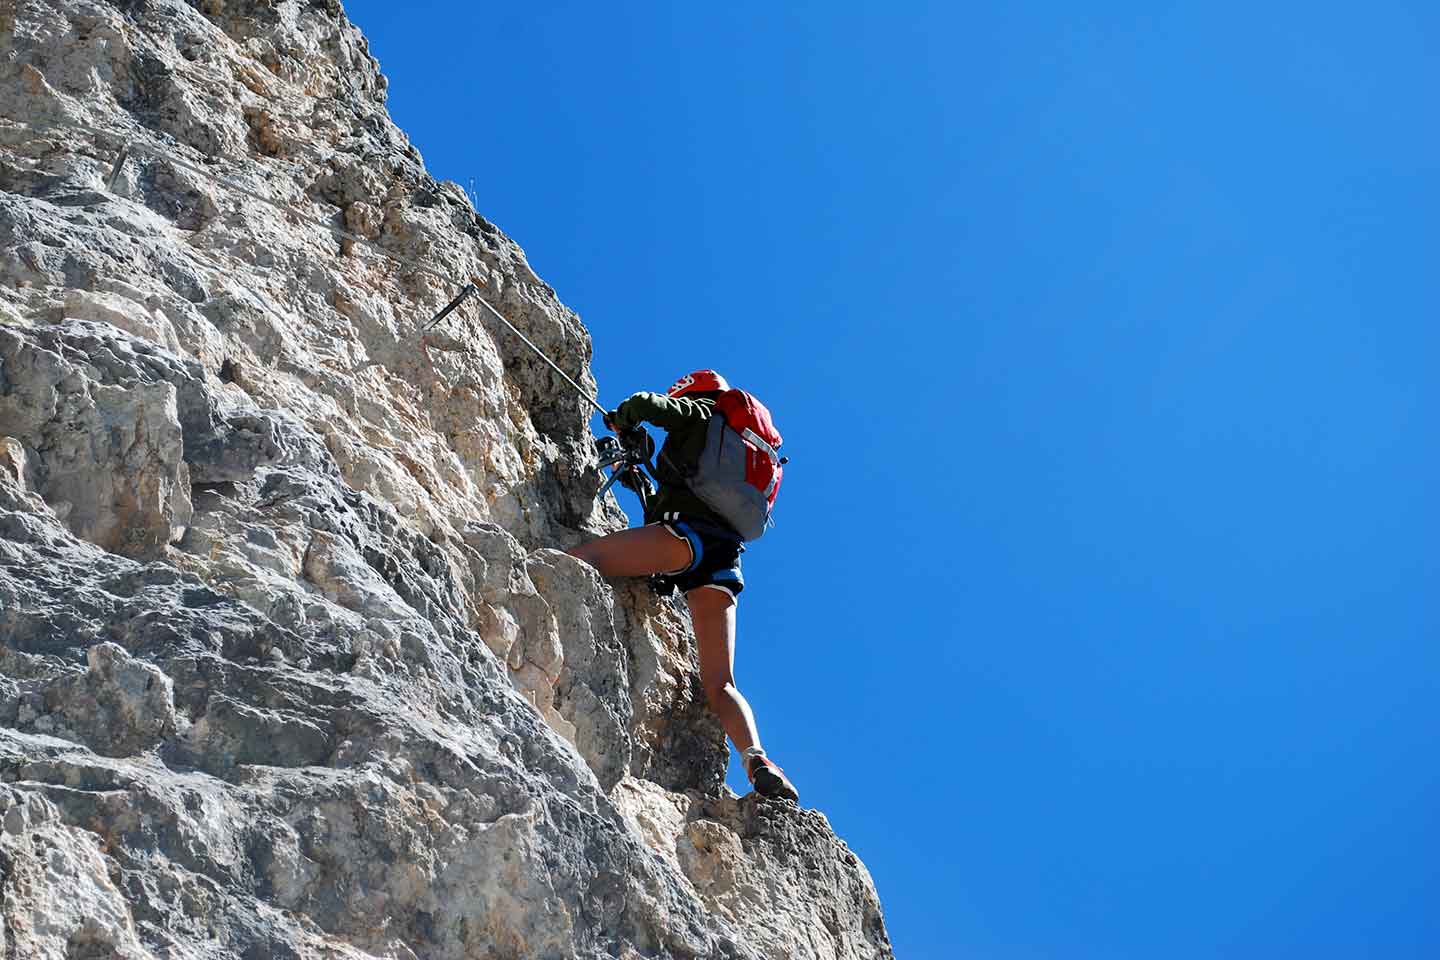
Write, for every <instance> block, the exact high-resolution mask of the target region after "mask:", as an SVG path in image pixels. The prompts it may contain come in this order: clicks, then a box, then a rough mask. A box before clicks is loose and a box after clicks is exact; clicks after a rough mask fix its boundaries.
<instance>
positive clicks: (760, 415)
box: [688, 390, 786, 540]
mask: <svg viewBox="0 0 1440 960" xmlns="http://www.w3.org/2000/svg"><path fill="white" fill-rule="evenodd" d="M783 442H784V440H783V438H782V437H781V436H780V431H779V430H776V429H775V423H774V421H773V420H771V419H770V411H769V410H767V409H766V408H765V404H763V403H761V402H760V401H759V400H757V399H755V398H754V397H752V396H751V395H750V394H748V393H746V392H745V391H744V390H727V391H726V392H724V393H722V394H721V395H720V396H719V397H718V398H717V399H716V400H715V413H714V415H713V416H712V417H711V418H710V426H709V427H708V432H707V433H706V435H705V449H704V450H702V451H701V453H700V459H699V461H698V462H697V464H696V465H695V471H694V473H692V474H691V475H690V478H689V481H688V482H689V485H690V489H691V490H693V491H694V492H695V495H696V496H698V497H699V498H700V499H701V500H704V501H705V503H706V504H707V505H708V506H709V507H710V508H711V509H712V510H714V511H715V512H716V513H718V514H719V515H720V516H721V517H723V518H724V519H725V521H726V522H727V523H729V524H730V526H732V527H734V528H735V532H736V533H738V534H740V536H741V538H742V539H745V540H758V539H759V538H760V537H761V535H763V534H764V533H765V530H766V528H768V527H769V526H770V525H771V523H772V522H773V521H772V520H771V519H770V511H771V510H773V509H774V507H775V497H776V496H777V495H778V494H779V493H780V480H781V478H782V477H783V476H784V474H785V462H786V460H785V458H784V457H782V456H780V452H779V451H780V444H781V443H783Z"/></svg>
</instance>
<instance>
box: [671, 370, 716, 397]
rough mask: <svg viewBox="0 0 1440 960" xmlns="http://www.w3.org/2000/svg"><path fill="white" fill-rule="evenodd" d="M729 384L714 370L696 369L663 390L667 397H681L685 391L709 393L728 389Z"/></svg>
mask: <svg viewBox="0 0 1440 960" xmlns="http://www.w3.org/2000/svg"><path fill="white" fill-rule="evenodd" d="M729 389H730V384H728V383H726V382H725V378H724V377H722V376H720V374H718V373H716V372H715V371H714V370H696V371H695V372H694V373H687V374H685V376H683V377H681V378H680V379H679V380H676V381H675V386H673V387H671V388H670V389H669V390H666V391H665V395H666V396H667V397H683V396H685V394H687V393H710V392H713V391H716V390H729Z"/></svg>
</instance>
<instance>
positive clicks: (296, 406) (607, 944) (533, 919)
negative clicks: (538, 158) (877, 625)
mask: <svg viewBox="0 0 1440 960" xmlns="http://www.w3.org/2000/svg"><path fill="white" fill-rule="evenodd" d="M0 27H3V30H0V894H3V897H0V954H3V955H5V956H16V957H51V956H54V957H62V956H64V957H70V956H96V957H100V956H107V957H108V956H120V957H161V956H165V957H189V956H195V957H200V956H296V957H309V956H316V957H319V956H326V957H427V958H428V957H435V958H444V957H457V958H458V957H494V958H510V957H515V958H519V957H526V958H529V957H736V958H741V957H744V958H752V957H845V958H872V957H874V958H878V957H887V956H890V949H889V945H888V941H887V939H886V936H885V931H884V925H883V921H882V919H881V915H880V910H879V902H878V899H877V897H876V894H875V890H874V886H873V884H872V883H871V881H870V878H869V876H868V874H867V873H866V871H865V869H864V867H863V865H861V864H860V863H859V861H858V860H857V859H856V858H855V857H854V855H853V854H851V853H850V852H849V851H848V850H847V849H846V848H845V846H844V844H843V843H842V842H841V841H839V840H838V839H837V838H836V837H835V835H834V833H833V832H832V831H831V830H830V828H829V825H828V824H827V823H826V822H825V819H824V817H823V816H822V815H820V814H819V813H818V812H816V811H813V810H805V809H801V808H798V807H796V806H795V805H793V804H788V803H772V802H766V801H760V800H757V799H756V798H754V797H745V798H738V797H736V796H734V795H733V794H731V793H730V792H729V791H728V790H727V789H726V788H725V787H724V785H723V772H724V767H725V762H726V757H727V754H726V747H725V744H724V741H723V738H722V735H721V733H720V730H719V728H718V725H717V724H716V723H715V721H714V719H713V718H712V717H711V716H710V715H709V713H708V711H707V710H706V709H705V707H704V697H703V694H702V692H701V690H700V687H699V683H698V678H697V673H696V667H695V650H694V644H693V638H692V637H691V635H690V634H689V632H688V627H687V625H686V623H685V620H684V617H683V616H682V615H681V614H680V612H679V611H677V610H676V609H675V608H674V607H672V606H671V605H670V604H669V602H668V601H664V600H660V599H657V598H656V597H654V596H653V595H652V594H651V593H650V592H649V590H648V589H647V588H646V587H645V586H644V585H643V584H637V583H633V582H624V581H616V582H606V581H604V580H602V579H600V578H599V577H598V576H597V575H596V574H595V572H594V571H593V570H592V569H591V568H589V567H588V566H586V565H584V564H582V563H580V562H579V561H576V560H574V559H573V558H571V557H569V556H567V555H566V554H564V553H563V552H561V550H560V549H557V548H564V547H566V546H569V545H571V544H574V543H576V542H578V541H579V540H581V539H583V538H586V537H590V536H594V535H597V534H599V533H602V532H605V531H607V530H611V529H615V528H617V527H618V526H620V525H623V523H624V522H625V520H624V516H623V514H622V513H621V512H620V511H619V509H618V507H617V506H616V504H615V503H614V501H613V500H610V499H608V498H607V500H605V501H604V502H598V503H597V502H596V501H595V499H594V492H595V490H596V488H597V486H598V471H597V469H596V466H595V452H594V448H593V441H592V440H591V438H590V435H589V432H588V428H587V419H588V413H589V411H588V409H587V408H586V407H585V405H584V403H583V401H581V400H580V399H579V398H578V397H577V396H575V394H574V392H573V391H571V390H569V389H568V388H566V387H565V386H564V384H563V382H562V381H561V380H560V378H559V377H558V376H556V375H555V374H554V372H553V371H551V370H549V369H548V368H547V367H546V366H545V365H544V364H542V363H541V362H539V361H538V360H537V359H536V358H534V356H533V355H531V354H530V353H529V352H528V351H527V350H525V348H524V347H523V346H522V345H521V344H520V343H519V342H518V340H516V339H515V338H514V336H513V334H510V333H507V332H506V331H504V330H503V329H500V328H497V327H496V326H495V325H493V324H492V323H490V322H487V320H486V315H485V313H484V312H483V311H479V310H476V309H475V308H474V305H473V303H472V304H470V305H467V306H465V307H462V308H460V309H458V310H456V311H455V312H454V313H452V314H450V316H449V317H447V318H446V320H445V322H444V323H442V324H440V325H437V326H436V327H434V328H432V329H429V330H426V329H423V328H424V325H425V324H426V323H427V321H428V320H429V319H430V317H431V316H433V315H434V313H435V312H436V311H437V310H438V309H439V308H440V307H441V306H442V305H443V304H444V303H445V302H447V301H448V300H449V299H450V298H451V297H452V296H454V294H455V293H456V292H457V291H458V289H459V287H460V286H461V285H462V284H463V283H465V282H468V281H469V280H470V279H471V278H474V279H476V280H477V281H478V282H480V283H482V284H483V287H482V293H483V294H484V296H485V297H486V298H487V299H488V300H489V302H491V303H492V304H494V306H495V307H496V308H498V309H500V310H502V311H504V312H505V314H506V316H507V317H509V318H510V319H511V320H512V322H514V323H515V324H516V326H517V327H519V328H520V329H522V330H524V331H525V333H526V335H527V336H528V337H530V338H531V339H532V340H534V341H535V342H536V343H538V344H539V345H540V346H541V347H542V348H543V349H544V350H545V351H546V352H547V353H548V354H549V355H550V356H551V357H553V358H554V359H555V360H556V362H557V363H558V364H559V365H560V366H561V367H562V368H563V369H564V370H566V371H567V372H568V373H569V375H570V376H572V377H574V378H575V379H576V380H578V381H579V382H580V383H582V384H584V385H586V386H587V387H591V388H593V386H594V382H593V379H592V378H591V376H590V374H589V370H588V360H589V356H590V343H589V338H588V335H587V334H586V332H585V330H584V328H583V327H582V326H581V324H580V322H579V320H578V319H577V318H576V317H575V315H574V314H573V313H571V312H570V311H569V310H567V309H566V308H565V307H564V306H563V305H562V304H561V303H560V301H559V300H558V299H557V297H556V295H555V292H554V291H553V290H551V289H550V288H549V287H548V286H546V285H545V284H544V283H543V282H542V281H540V279H539V278H538V277H537V276H536V275H535V274H534V273H533V271H531V269H530V268H529V266H528V265H527V264H526V262H525V257H524V254H523V252H522V251H521V250H520V249H519V248H518V247H517V246H516V245H515V244H514V243H513V242H512V241H510V240H509V239H508V238H506V237H505V236H504V235H503V234H502V233H500V232H499V231H498V230H497V229H496V228H495V227H494V226H492V225H491V224H489V223H488V222H487V221H485V220H484V219H483V218H482V217H480V216H479V215H478V214H476V213H475V211H474V210H473V209H472V207H471V205H470V203H469V201H468V199H467V198H466V196H465V194H464V192H463V191H462V190H460V189H459V188H458V187H456V186H455V185H453V184H446V183H440V182H437V181H435V180H433V179H432V178H431V177H429V175H428V174H426V172H425V170H424V166H423V164H422V162H421V159H420V156H419V153H418V152H417V151H416V150H415V149H414V148H413V147H412V146H411V145H410V144H409V142H408V141H407V140H406V138H405V136H404V134H403V133H402V132H400V131H399V130H398V129H397V128H395V126H394V125H393V124H392V123H391V122H390V120H389V117H388V115H387V114H386V112H385V108H384V93H385V86H386V83H385V78H384V77H383V76H382V75H381V73H380V71H379V68H378V65H377V64H376V62H375V61H374V59H373V58H371V57H370V56H369V54H368V52H367V50H366V46H365V41H364V38H363V37H362V36H361V35H360V33H359V32H358V31H357V30H356V29H355V28H354V26H353V25H351V24H350V23H349V22H348V21H347V20H346V19H345V16H344V13H343V11H342V10H341V8H340V6H339V4H338V3H333V2H328V3H327V2H310V3H302V2H286V0H269V2H261V0H250V2H246V0H204V2H196V3H183V2H180V0H142V2H129V3H99V2H90V0H59V2H55V3H46V4H36V3H27V2H21V3H20V4H18V5H11V6H9V7H7V6H5V5H3V4H0ZM122 156H124V158H125V159H124V162H122V163H119V164H117V163H116V161H117V158H120V157H122ZM262 200H269V201H273V204H272V203H266V202H262ZM337 230H338V231H343V232H342V233H336V232H335V231H337ZM450 277H453V278H454V282H453V283H451V282H447V280H446V278H450Z"/></svg>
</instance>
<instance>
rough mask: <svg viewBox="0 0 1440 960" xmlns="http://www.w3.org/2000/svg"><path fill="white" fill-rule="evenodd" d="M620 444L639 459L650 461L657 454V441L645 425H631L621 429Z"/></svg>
mask: <svg viewBox="0 0 1440 960" xmlns="http://www.w3.org/2000/svg"><path fill="white" fill-rule="evenodd" d="M620 445H621V446H622V447H624V448H625V452H626V453H628V454H630V455H631V456H632V457H634V458H635V459H637V460H640V461H642V462H648V461H649V459H650V458H651V457H653V456H655V441H654V440H653V439H651V437H650V433H649V431H648V430H646V429H645V428H644V427H630V428H629V429H627V430H621V431H620Z"/></svg>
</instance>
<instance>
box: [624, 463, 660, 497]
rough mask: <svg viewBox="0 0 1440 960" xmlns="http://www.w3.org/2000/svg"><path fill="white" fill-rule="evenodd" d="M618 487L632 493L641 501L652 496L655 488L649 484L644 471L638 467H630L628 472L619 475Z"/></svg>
mask: <svg viewBox="0 0 1440 960" xmlns="http://www.w3.org/2000/svg"><path fill="white" fill-rule="evenodd" d="M620 486H622V487H624V488H625V489H626V490H630V491H632V492H634V493H635V494H636V495H637V496H639V497H640V499H642V500H644V499H646V498H648V497H650V496H653V495H654V493H655V486H654V485H653V484H652V483H651V482H650V478H649V477H647V476H646V475H645V471H643V470H641V469H640V468H639V467H631V468H630V469H629V470H626V471H625V472H624V473H622V474H620Z"/></svg>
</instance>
